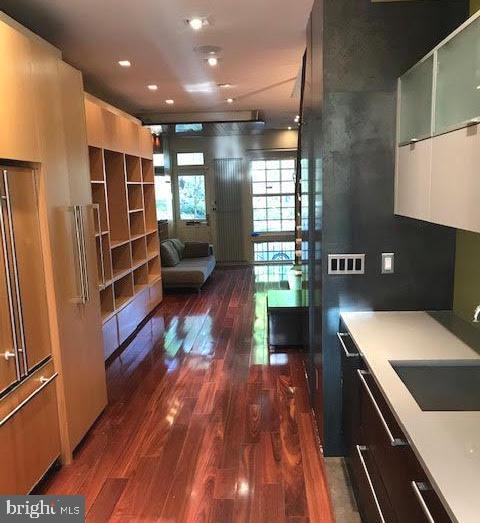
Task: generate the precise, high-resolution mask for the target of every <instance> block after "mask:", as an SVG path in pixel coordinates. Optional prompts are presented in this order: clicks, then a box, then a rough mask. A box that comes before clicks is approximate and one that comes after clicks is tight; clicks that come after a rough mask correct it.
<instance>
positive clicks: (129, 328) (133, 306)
mask: <svg viewBox="0 0 480 523" xmlns="http://www.w3.org/2000/svg"><path fill="white" fill-rule="evenodd" d="M148 298H149V293H148V289H145V290H144V291H142V292H141V293H140V294H138V295H137V296H136V297H135V298H134V299H133V300H132V301H131V302H130V303H129V304H128V305H127V306H126V307H124V308H123V309H122V310H121V311H120V312H119V313H118V314H117V320H118V337H119V342H120V343H123V342H124V341H125V340H126V339H127V338H128V337H129V336H130V334H132V332H133V331H134V330H135V329H136V328H137V327H138V325H139V323H140V322H141V321H142V320H143V319H144V318H145V316H146V315H147V314H148Z"/></svg>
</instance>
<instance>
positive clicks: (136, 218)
mask: <svg viewBox="0 0 480 523" xmlns="http://www.w3.org/2000/svg"><path fill="white" fill-rule="evenodd" d="M143 234H145V219H144V217H143V211H141V212H135V213H132V214H130V238H136V237H137V236H139V235H143Z"/></svg>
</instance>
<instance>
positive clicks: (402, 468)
mask: <svg viewBox="0 0 480 523" xmlns="http://www.w3.org/2000/svg"><path fill="white" fill-rule="evenodd" d="M358 376H359V379H360V385H361V387H360V388H361V395H360V403H361V427H362V434H363V441H364V443H365V445H366V447H367V448H368V449H369V451H370V454H371V458H372V461H374V463H375V465H376V467H377V469H378V470H379V474H380V477H381V480H382V483H383V484H384V486H385V490H386V492H387V495H388V498H389V501H390V504H391V506H392V507H393V509H394V511H395V515H396V518H397V520H398V522H399V523H428V522H429V519H428V517H427V516H426V511H425V507H424V506H422V503H421V502H420V499H419V497H418V491H417V488H415V487H414V485H413V482H418V484H420V485H421V486H422V487H423V485H424V484H426V479H425V473H424V472H423V469H422V468H421V466H420V465H419V463H418V461H417V459H416V456H415V454H414V453H413V451H412V449H411V448H410V446H409V445H408V443H407V441H406V438H405V436H404V434H403V433H402V431H401V429H400V427H399V426H398V424H397V422H396V420H395V418H394V416H393V414H392V412H391V410H390V408H389V407H388V405H387V403H386V401H385V399H384V398H383V395H382V394H381V392H380V390H379V389H378V387H377V386H376V383H375V381H374V379H373V378H372V376H371V375H370V374H368V373H367V372H365V371H363V372H362V371H359V372H358ZM416 485H417V483H416ZM421 493H422V494H425V499H426V500H428V501H429V502H430V503H432V506H433V507H437V505H436V504H434V501H435V499H434V498H433V496H434V495H435V493H434V492H433V491H432V490H421ZM435 497H436V496H435ZM431 498H433V499H431ZM441 508H442V507H441ZM432 510H435V513H438V509H437V508H434V509H432ZM435 521H436V522H437V520H436V519H435ZM439 521H442V522H443V521H448V520H445V519H443V520H442V519H439Z"/></svg>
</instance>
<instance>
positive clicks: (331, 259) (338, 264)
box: [328, 254, 365, 275]
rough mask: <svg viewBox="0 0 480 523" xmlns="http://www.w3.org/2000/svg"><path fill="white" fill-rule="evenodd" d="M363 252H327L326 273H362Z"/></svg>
mask: <svg viewBox="0 0 480 523" xmlns="http://www.w3.org/2000/svg"><path fill="white" fill-rule="evenodd" d="M364 273H365V254H329V255H328V274H334V275H335V274H339V275H340V274H364Z"/></svg>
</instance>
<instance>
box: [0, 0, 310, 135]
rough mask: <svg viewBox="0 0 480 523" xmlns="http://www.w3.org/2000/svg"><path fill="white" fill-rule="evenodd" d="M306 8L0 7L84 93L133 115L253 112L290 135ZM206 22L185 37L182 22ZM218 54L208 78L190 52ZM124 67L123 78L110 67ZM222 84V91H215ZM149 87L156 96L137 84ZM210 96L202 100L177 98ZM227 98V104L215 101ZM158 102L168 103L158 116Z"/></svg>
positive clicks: (47, 1) (256, 2)
mask: <svg viewBox="0 0 480 523" xmlns="http://www.w3.org/2000/svg"><path fill="white" fill-rule="evenodd" d="M312 3H313V0H196V1H194V0H0V8H1V9H2V10H3V11H5V12H6V13H7V14H9V15H10V16H12V17H13V18H15V19H17V20H18V21H19V22H21V23H23V24H24V25H26V26H27V27H29V28H30V29H32V30H33V31H34V32H36V33H38V34H40V35H41V36H43V37H44V38H45V39H47V40H48V41H50V42H51V43H53V44H54V45H56V46H57V47H59V48H60V49H61V50H62V51H63V53H64V58H65V60H66V61H68V62H70V63H71V64H73V65H75V66H76V67H78V68H79V69H81V70H82V71H83V72H84V75H85V83H86V87H87V90H89V91H90V92H91V93H92V94H95V95H97V96H100V97H101V98H103V99H105V100H106V101H108V102H110V103H112V104H114V105H117V106H120V107H121V108H123V109H125V110H127V111H129V112H132V113H134V114H137V115H141V114H147V115H148V114H150V115H151V114H154V113H172V112H181V113H183V112H196V111H227V110H260V111H262V112H263V113H264V115H265V117H266V121H267V125H268V127H285V126H287V125H290V124H291V122H292V120H293V117H294V116H295V114H296V113H297V111H298V105H299V100H298V98H293V97H292V91H293V88H294V84H295V78H296V77H297V75H298V72H299V68H300V64H301V58H302V54H303V51H304V49H305V27H306V24H307V19H308V16H309V13H310V9H311V7H312ZM193 16H201V17H204V16H205V17H208V19H209V20H210V23H211V25H210V26H208V27H206V28H204V29H202V30H201V31H198V32H194V31H193V30H192V29H191V28H190V27H189V26H188V25H187V24H185V22H184V20H185V19H188V18H191V17H193ZM200 45H215V46H220V47H222V49H223V51H222V53H221V60H220V63H219V65H218V66H217V67H216V68H212V67H210V66H208V65H207V64H206V63H205V61H204V60H202V59H201V58H200V57H199V56H198V54H197V53H196V52H195V51H194V48H195V47H197V46H200ZM121 59H128V60H130V61H131V62H132V67H130V68H129V69H123V68H121V67H119V66H118V65H117V61H118V60H121ZM223 82H228V83H231V84H232V85H233V87H232V88H231V89H222V90H220V89H218V88H217V86H216V84H217V83H223ZM152 83H155V84H158V86H159V88H158V91H155V92H151V91H149V90H147V88H146V86H147V84H152ZM205 86H207V87H208V86H210V87H211V91H210V92H196V93H189V92H187V89H192V88H193V89H199V88H200V89H202V88H204V87H205ZM228 97H232V98H234V99H235V103H234V104H227V103H226V102H225V99H226V98H228ZM167 98H173V99H174V100H175V105H174V106H167V105H166V104H165V102H164V100H165V99H167Z"/></svg>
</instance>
